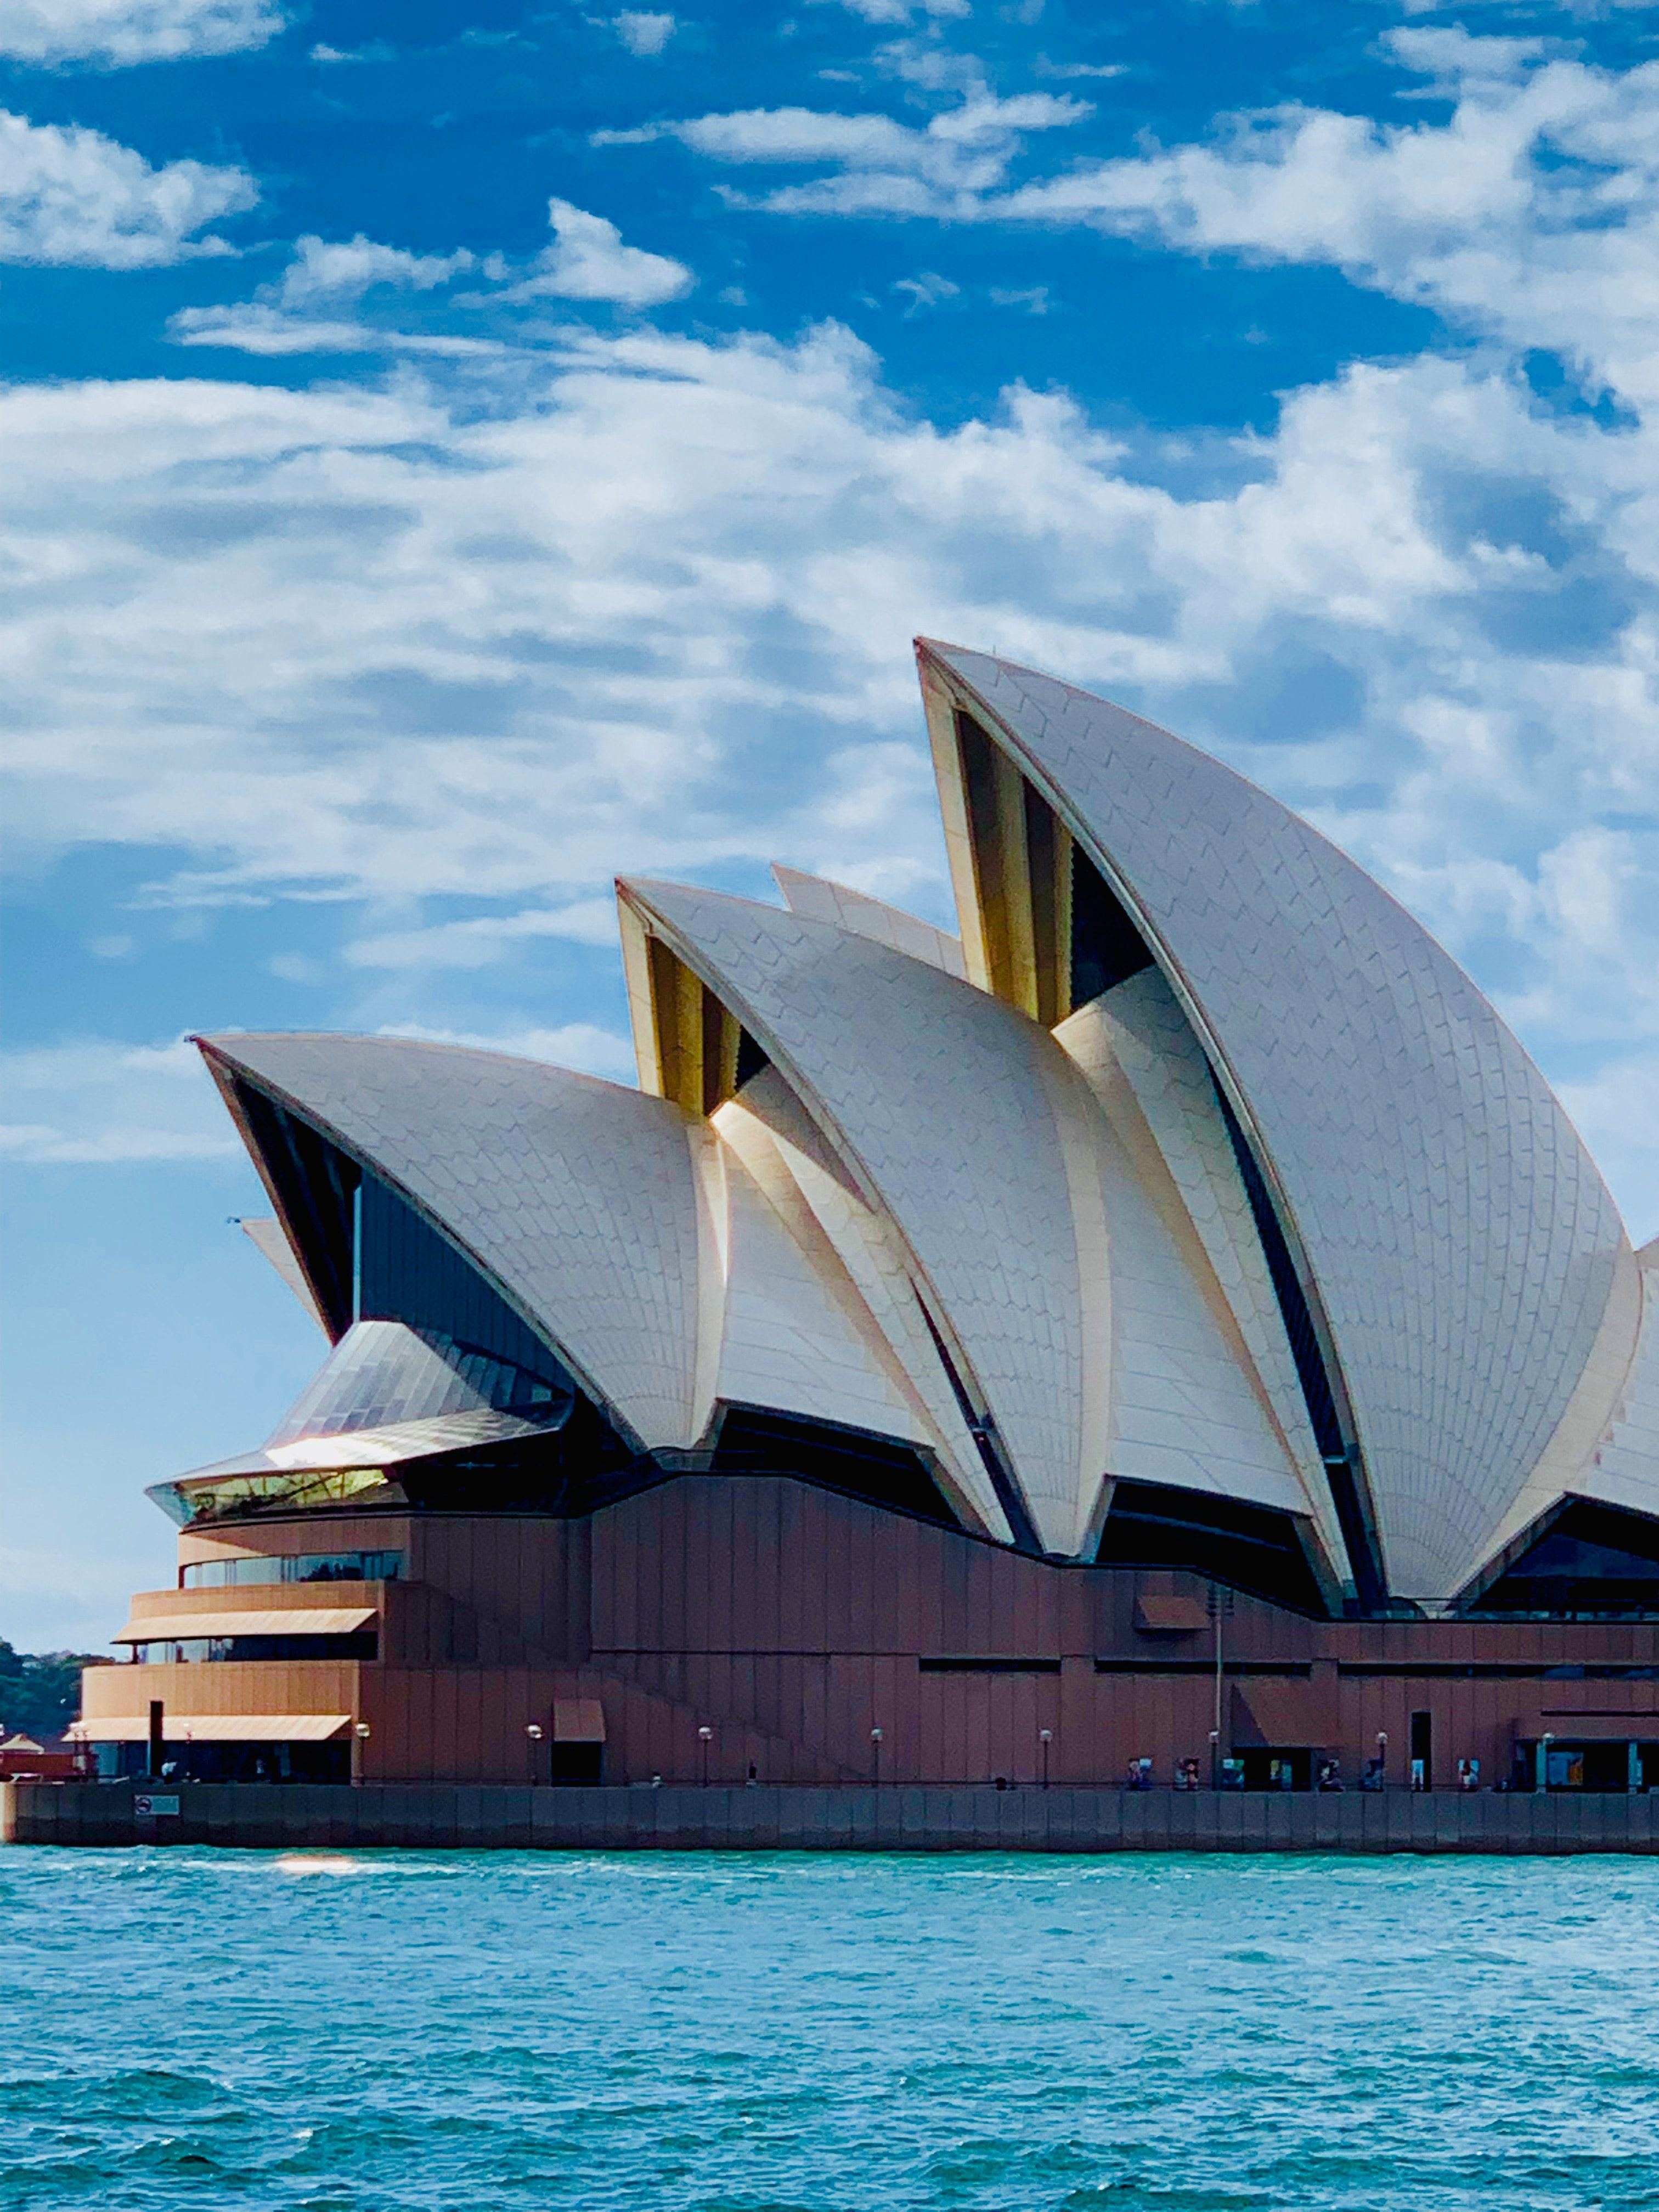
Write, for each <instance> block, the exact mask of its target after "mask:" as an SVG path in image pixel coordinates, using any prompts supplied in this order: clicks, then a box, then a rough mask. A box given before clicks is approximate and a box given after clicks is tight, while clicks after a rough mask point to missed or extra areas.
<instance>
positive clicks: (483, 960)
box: [345, 899, 617, 968]
mask: <svg viewBox="0 0 1659 2212" xmlns="http://www.w3.org/2000/svg"><path fill="white" fill-rule="evenodd" d="M538 937H563V938H568V939H571V940H572V941H573V942H574V943H575V944H578V945H614V944H615V942H616V940H617V908H616V904H615V902H614V901H613V900H611V899H579V900H577V901H576V902H574V904H573V905H570V906H563V907H550V908H532V909H531V910H529V911H527V912H525V913H521V914H509V915H479V916H477V917H476V918H475V919H473V920H471V921H445V922H438V923H436V924H435V925H434V926H433V927H430V928H426V929H404V930H392V931H386V932H385V933H382V934H381V935H380V936H378V937H363V938H359V939H357V940H356V943H355V944H352V945H348V946H347V947H346V955H345V957H346V958H347V960H348V961H349V962H350V963H351V965H352V966H353V967H354V968H488V967H490V966H492V965H493V964H494V963H495V962H496V961H498V960H500V959H501V958H503V957H505V955H506V954H507V951H509V950H510V949H511V947H512V946H513V945H516V944H519V943H520V942H522V941H523V940H524V939H526V938H538Z"/></svg>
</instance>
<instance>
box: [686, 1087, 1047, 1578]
mask: <svg viewBox="0 0 1659 2212" xmlns="http://www.w3.org/2000/svg"><path fill="white" fill-rule="evenodd" d="M714 1127H715V1128H716V1129H717V1130H718V1131H719V1132H720V1138H721V1140H722V1142H723V1143H724V1144H725V1145H726V1146H729V1147H730V1149H731V1150H732V1152H735V1153H736V1154H737V1155H738V1158H740V1159H741V1160H742V1161H743V1163H744V1166H745V1167H746V1168H747V1169H748V1170H749V1172H750V1175H751V1176H753V1178H754V1180H755V1182H757V1185H758V1186H759V1187H760V1188H762V1189H763V1190H764V1191H765V1193H766V1194H767V1196H768V1197H769V1199H770V1200H771V1201H772V1204H773V1206H774V1208H775V1210H776V1211H777V1212H778V1213H780V1214H781V1216H782V1217H783V1218H784V1219H785V1220H786V1221H787V1222H788V1224H789V1225H790V1227H791V1230H792V1232H793V1236H794V1238H795V1241H796V1243H798V1244H799V1245H800V1246H801V1248H802V1249H803V1250H805V1251H808V1252H811V1253H812V1254H813V1255H814V1257H815V1260H816V1262H817V1273H818V1275H819V1276H820V1277H821V1278H823V1279H825V1280H826V1282H827V1283H829V1284H831V1285H836V1286H838V1285H839V1283H840V1282H844V1284H845V1285H846V1289H847V1291H848V1293H850V1297H848V1299H847V1301H846V1304H847V1306H848V1310H850V1311H851V1312H852V1313H853V1314H854V1319H855V1323H856V1326H857V1328H858V1331H859V1334H860V1337H861V1338H864V1339H865V1340H867V1341H869V1342H870V1343H871V1346H872V1356H874V1357H875V1358H876V1359H877V1360H878V1364H881V1365H882V1367H883V1369H884V1371H885V1372H887V1373H889V1374H890V1376H892V1378H893V1380H894V1382H895V1383H896V1387H897V1389H898V1390H899V1393H900V1395H901V1397H902V1400H903V1401H904V1402H905V1403H907V1404H908V1405H909V1406H911V1407H912V1408H913V1409H914V1414H915V1424H916V1426H915V1431H914V1432H913V1431H909V1430H906V1431H901V1433H904V1434H911V1433H915V1434H917V1435H918V1436H919V1437H921V1438H922V1439H925V1441H926V1442H927V1444H928V1445H929V1446H930V1447H931V1449H932V1451H933V1460H934V1466H935V1469H936V1472H937V1474H939V1478H940V1480H941V1481H942V1483H943V1486H944V1487H945V1490H946V1491H947V1492H949V1493H950V1494H951V1498H953V1500H954V1502H955V1503H956V1504H957V1510H958V1512H959V1514H960V1517H961V1518H962V1519H963V1521H964V1522H966V1524H967V1525H968V1526H969V1527H970V1528H977V1529H979V1530H981V1531H982V1532H983V1533H985V1534H989V1535H991V1536H994V1537H995V1538H996V1539H997V1540H998V1541H999V1542H1001V1543H1012V1541H1013V1532H1012V1529H1011V1528H1009V1526H1008V1522H1007V1520H1006V1516H1005V1515H1004V1512H1003V1510H1002V1506H1001V1504H1000V1502H999V1500H998V1498H997V1495H996V1492H995V1489H994V1486H993V1484H992V1481H991V1478H990V1475H989V1474H988V1472H987V1468H986V1467H985V1465H984V1462H983V1461H982V1459H981V1455H980V1452H979V1448H978V1446H977V1445H976V1444H975V1442H974V1439H973V1437H972V1435H971V1434H970V1432H969V1428H968V1425H967V1422H966V1420H965V1419H964V1418H963V1412H962V1408H961V1407H960V1406H959V1405H958V1403H957V1400H956V1397H955V1395H954V1393H953V1391H952V1389H951V1382H950V1378H949V1376H948V1375H947V1374H946V1372H945V1368H944V1366H943V1365H942V1364H941V1363H940V1360H939V1350H938V1346H936V1345H935V1343H934V1341H933V1338H932V1336H931V1335H930V1334H929V1333H928V1328H927V1322H926V1320H925V1319H924V1317H923V1315H922V1310H921V1304H919V1302H918V1300H917V1297H916V1294H915V1286H914V1284H913V1282H912V1279H911V1274H910V1267H911V1264H912V1263H911V1262H910V1260H909V1258H908V1254H907V1253H906V1252H905V1249H904V1247H903V1244H902V1240H901V1239H900V1238H899V1237H897V1236H896V1234H895V1232H894V1231H893V1230H892V1227H891V1225H890V1224H889V1222H888V1221H887V1219H886V1217H885V1216H884V1214H883V1213H882V1212H880V1211H879V1210H878V1208H876V1207H874V1206H870V1205H869V1204H867V1203H866V1200H864V1198H863V1197H862V1196H861V1195H860V1192H859V1190H858V1188H857V1186H856V1185H855V1184H854V1181H853V1179H852V1177H851V1176H849V1175H848V1171H847V1170H846V1168H845V1167H844V1165H843V1164H842V1163H841V1161H840V1160H838V1159H837V1158H836V1155H835V1154H834V1153H833V1152H831V1151H830V1150H829V1146H828V1145H827V1144H826V1143H825V1141H824V1139H823V1132H822V1131H821V1130H820V1129H819V1128H818V1127H817V1124H816V1123H815V1122H814V1121H812V1119H811V1115H809V1114H808V1113H807V1112H806V1110H805V1108H804V1107H803V1106H802V1105H801V1104H800V1102H799V1099H797V1098H796V1097H795V1095H794V1093H793V1091H791V1090H790V1088H789V1086H788V1085H787V1083H786V1082H785V1081H784V1079H783V1078H782V1077H781V1075H780V1074H779V1073H778V1071H777V1069H776V1068H775V1067H767V1068H764V1069H763V1070H762V1071H761V1073H759V1074H758V1075H757V1076H756V1077H755V1078H754V1079H753V1080H752V1081H750V1082H749V1083H746V1084H745V1085H744V1088H743V1091H742V1092H741V1094H740V1095H739V1097H737V1098H735V1099H731V1100H728V1101H727V1103H726V1104H725V1105H723V1106H722V1107H721V1108H720V1109H719V1111H718V1112H717V1113H716V1114H715V1115H714ZM841 1418H842V1419H853V1418H854V1416H852V1415H850V1414H843V1415H842V1416H841ZM964 1508H965V1510H963V1509H964Z"/></svg>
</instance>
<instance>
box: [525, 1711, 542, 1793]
mask: <svg viewBox="0 0 1659 2212" xmlns="http://www.w3.org/2000/svg"><path fill="white" fill-rule="evenodd" d="M524 1740H525V1753H524V1755H525V1766H526V1771H527V1772H528V1774H529V1777H530V1779H531V1781H532V1784H533V1783H534V1781H535V1779H536V1746H537V1745H538V1743H539V1742H540V1741H541V1740H542V1731H541V1729H540V1726H539V1724H538V1723H537V1722H535V1721H532V1722H531V1723H530V1725H529V1726H528V1728H526V1730H525V1732H524Z"/></svg>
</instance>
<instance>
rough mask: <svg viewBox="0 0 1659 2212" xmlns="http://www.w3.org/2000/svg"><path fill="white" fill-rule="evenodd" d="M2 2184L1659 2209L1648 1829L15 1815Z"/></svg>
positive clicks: (481, 2199)
mask: <svg viewBox="0 0 1659 2212" xmlns="http://www.w3.org/2000/svg"><path fill="white" fill-rule="evenodd" d="M0 1900H3V1908H4V1925H5V1929H6V1935H5V1940H4V1943H3V1947H0V2082H3V2087H0V2108H3V2116H4V2125H3V2128H0V2204H4V2205H6V2206H8V2207H11V2206H16V2207H28V2208H35V2207H58V2206H88V2207H97V2208H99V2212H130V2208H131V2212H137V2208H143V2212H151V2208H163V2212H196V2209H197V2208H199V2209H200V2212H221V2208H223V2212H264V2208H268V2207H279V2208H282V2212H428V2208H439V2207H441V2208H443V2212H517V2208H519V2207H532V2206H533V2207H537V2208H545V2207H559V2206H580V2207H584V2208H585V2207H590V2206H591V2207H596V2208H611V2207H617V2208H628V2212H646V2209H647V2208H648V2212H656V2208H673V2212H680V2208H685V2212H890V2208H893V2212H897V2208H903V2212H913V2208H915V2212H923V2209H924V2208H925V2212H932V2208H934V2207H941V2208H943V2207H947V2206H948V2207H968V2208H974V2212H981V2208H983V2212H1027V2208H1043V2212H1048V2208H1055V2212H1060V2208H1065V2212H1072V2208H1081V2207H1097V2208H1100V2212H1141V2208H1143V2207H1144V2208H1147V2212H1152V2208H1158V2212H1199V2208H1204V2212H1210V2208H1214V2212H1244V2208H1255V2207H1273V2206H1293V2207H1297V2208H1316V2212H1325V2208H1334V2207H1341V2208H1344V2212H1347V2208H1354V2212H1359V2208H1366V2212H1370V2209H1371V2208H1376V2212H1395V2208H1406V2207H1412V2208H1417V2207H1423V2208H1429V2207H1432V2208H1434V2209H1435V2212H1456V2208H1461V2207H1464V2206H1480V2207H1481V2208H1483V2212H1529V2208H1534V2207H1549V2208H1556V2207H1567V2206H1570V2207H1572V2208H1574V2212H1584V2208H1591V2207H1620V2208H1622V2207H1626V2206H1638V2205H1639V2206H1659V1862H1653V1861H1642V1860H1634V1859H1554V1860H1551V1859H1531V1860H1522V1861H1516V1862H1504V1861H1501V1860H1486V1861H1480V1860H1467V1859H1466V1860H1461V1861H1459V1860H1430V1859H1411V1858H1395V1859H1383V1860H1353V1859H1347V1860H1342V1859H1304V1858H1231V1859H1229V1858H1182V1857H1168V1858H1143V1857H1112V1858H1090V1859H1042V1860H1033V1859H1018V1858H1015V1859H1009V1858H1000V1859H992V1858H979V1857H972V1858H922V1857H915V1858H906V1857H854V1856H848V1857H829V1856H824V1857H807V1856H799V1857H789V1856H757V1857H738V1856H726V1855H703V1854H695V1855H694V1854H687V1855H675V1856H666V1855H665V1856H661V1857H659V1856H654V1855H652V1856H647V1855H644V1854H641V1855H639V1856H617V1857H580V1856H575V1855H571V1856H561V1855H555V1854H547V1855H535V1854H530V1853H525V1854H516V1853H502V1854H485V1853H456V1854H453V1855H449V1854H439V1853H418V1852H386V1853H381V1854H366V1855H364V1856H363V1857H359V1858H356V1859H352V1858H347V1857H329V1856H327V1855H324V1854H319V1855H316V1856H309V1855H307V1856H305V1857H299V1856H282V1855H279V1854H276V1853H274V1852H254V1851H246V1852H232V1851H225V1852H210V1851H205V1850H184V1849H178V1850H165V1851H156V1850H134V1851H108V1852H100V1851H54V1850H9V1851H6V1852H3V1853H0Z"/></svg>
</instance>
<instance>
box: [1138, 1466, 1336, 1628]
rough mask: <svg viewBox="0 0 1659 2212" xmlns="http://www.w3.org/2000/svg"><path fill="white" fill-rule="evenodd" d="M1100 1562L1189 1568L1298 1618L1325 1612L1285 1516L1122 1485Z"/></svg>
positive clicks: (1233, 1501) (1198, 1494) (1170, 1490)
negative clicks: (1278, 1607)
mask: <svg viewBox="0 0 1659 2212" xmlns="http://www.w3.org/2000/svg"><path fill="white" fill-rule="evenodd" d="M1098 1559H1099V1564H1100V1565H1102V1566H1103V1567H1105V1566H1112V1567H1187V1568H1189V1569H1190V1570H1191V1571H1192V1572H1193V1573H1194V1574H1200V1575H1206V1576H1208V1577H1211V1578H1212V1579H1213V1580H1214V1581H1216V1582H1218V1583H1226V1584H1228V1585H1230V1586H1231V1588H1233V1589H1242V1590H1248V1591H1249V1592H1250V1593H1251V1594H1252V1595H1255V1596H1257V1597H1265V1598H1267V1599H1268V1600H1269V1601H1271V1602H1272V1603H1273V1604H1274V1605H1283V1606H1289V1607H1292V1608H1293V1609H1294V1610H1295V1611H1297V1612H1298V1613H1324V1612H1325V1610H1326V1607H1325V1605H1324V1602H1323V1600H1322V1597H1321V1595H1320V1592H1319V1586H1318V1584H1317V1583H1316V1582H1315V1580H1314V1577H1313V1571H1312V1570H1311V1568H1310V1566H1309V1565H1308V1558H1307V1554H1306V1553H1305V1552H1304V1550H1303V1548H1302V1544H1301V1541H1300V1539H1299V1538H1298V1536H1297V1532H1296V1528H1295V1527H1294V1525H1293V1523H1292V1522H1291V1517H1290V1516H1289V1515H1288V1514H1285V1513H1277V1512H1274V1511H1273V1510H1272V1509H1271V1508H1270V1507H1268V1506H1265V1505H1247V1504H1242V1503H1241V1502H1240V1501H1239V1500H1237V1498H1218V1497H1215V1496H1213V1495H1212V1494H1211V1493H1210V1492H1204V1491H1196V1490H1179V1489H1176V1488H1175V1487H1173V1486H1170V1485H1166V1484H1164V1483H1158V1482H1120V1483H1119V1484H1117V1486H1115V1489H1114V1490H1113V1492H1112V1504H1111V1510H1109V1513H1108V1514H1107V1516H1106V1526H1105V1528H1104V1529H1103V1531H1102V1533H1101V1539H1100V1551H1099V1553H1098Z"/></svg>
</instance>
